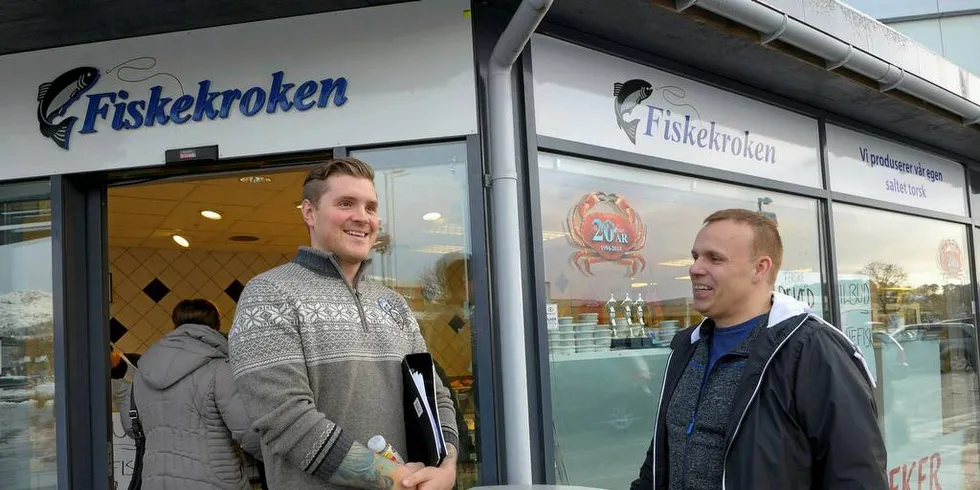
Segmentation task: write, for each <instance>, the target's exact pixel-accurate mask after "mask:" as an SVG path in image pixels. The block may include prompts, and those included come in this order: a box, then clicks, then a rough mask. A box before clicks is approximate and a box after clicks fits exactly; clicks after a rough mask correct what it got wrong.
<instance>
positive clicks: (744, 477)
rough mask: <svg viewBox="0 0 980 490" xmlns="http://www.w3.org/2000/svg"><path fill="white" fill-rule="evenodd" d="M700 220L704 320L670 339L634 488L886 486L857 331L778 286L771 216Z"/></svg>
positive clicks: (696, 284) (698, 269)
mask: <svg viewBox="0 0 980 490" xmlns="http://www.w3.org/2000/svg"><path fill="white" fill-rule="evenodd" d="M704 223H705V226H704V227H703V228H702V229H701V231H700V232H699V233H698V236H697V238H696V239H695V242H694V247H693V249H692V251H691V253H692V258H693V259H694V264H693V265H691V268H690V276H691V282H692V284H693V295H694V307H695V309H697V310H698V311H699V312H700V313H701V314H702V315H704V316H705V317H706V319H705V320H704V321H703V322H702V323H701V324H700V325H698V326H697V327H694V328H689V329H685V330H684V331H682V332H679V333H678V334H677V336H675V337H674V339H673V341H672V342H671V346H670V347H671V350H672V352H671V354H670V357H669V358H668V361H667V372H666V374H665V377H664V386H663V388H662V392H661V396H660V402H659V408H658V413H657V424H656V429H655V430H654V435H653V441H652V442H651V444H650V450H649V451H648V452H647V458H646V461H645V462H644V463H643V466H642V467H641V468H640V475H639V477H638V478H637V479H636V480H635V481H634V482H633V484H632V485H631V490H647V489H656V490H661V489H668V488H669V489H671V490H708V489H711V490H716V489H723V490H724V489H731V490H748V489H751V490H769V489H771V490H777V489H778V490H786V489H793V490H800V489H821V490H849V489H854V490H857V489H861V490H869V489H870V490H878V489H887V488H888V484H887V482H886V477H885V447H884V442H883V441H882V437H881V432H880V430H879V428H878V423H877V417H878V413H877V407H876V406H875V402H874V398H873V393H872V391H873V389H874V386H875V381H874V377H873V376H872V375H871V372H870V370H869V369H868V365H867V363H866V362H865V361H864V357H863V356H862V354H861V352H860V350H859V349H858V348H857V347H856V346H855V345H854V344H853V343H852V342H851V341H850V339H848V338H847V337H846V336H845V335H843V334H842V333H841V332H840V331H839V330H838V329H836V328H835V327H833V326H831V325H830V324H828V323H826V322H824V321H823V320H822V319H820V318H819V317H817V316H815V315H813V314H812V313H811V312H810V309H809V308H808V307H807V305H806V304H804V303H801V302H799V301H796V300H795V299H793V298H791V297H789V296H785V295H782V294H778V293H774V292H773V285H774V284H775V281H776V275H777V273H778V271H779V266H780V263H781V262H782V242H781V239H780V237H779V232H778V230H777V229H776V225H775V223H773V222H772V221H771V220H769V219H768V218H766V217H764V216H763V215H761V214H759V213H755V212H752V211H746V210H725V211H719V212H716V213H714V214H712V215H711V216H709V217H708V218H707V219H705V222H704Z"/></svg>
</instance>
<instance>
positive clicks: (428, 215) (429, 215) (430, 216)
mask: <svg viewBox="0 0 980 490" xmlns="http://www.w3.org/2000/svg"><path fill="white" fill-rule="evenodd" d="M441 217H442V215H441V214H439V213H425V214H424V215H422V219H424V220H426V221H435V220H437V219H439V218H441Z"/></svg>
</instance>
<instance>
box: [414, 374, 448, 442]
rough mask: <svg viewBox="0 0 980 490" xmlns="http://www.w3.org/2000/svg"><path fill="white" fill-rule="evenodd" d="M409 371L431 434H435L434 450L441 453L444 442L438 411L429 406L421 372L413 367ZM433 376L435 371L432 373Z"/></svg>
mask: <svg viewBox="0 0 980 490" xmlns="http://www.w3.org/2000/svg"><path fill="white" fill-rule="evenodd" d="M409 372H411V374H412V381H414V382H415V389H416V391H417V393H419V394H420V395H422V396H421V397H420V398H422V404H423V405H425V407H424V409H425V413H427V414H429V423H430V424H431V425H432V434H433V435H434V436H435V437H434V438H433V440H435V441H436V452H437V453H442V446H443V444H444V442H443V440H442V426H441V424H440V421H439V413H438V412H437V411H435V410H433V409H432V408H433V407H430V406H429V397H428V396H426V391H425V378H424V377H423V376H422V373H420V372H418V371H416V370H414V369H409ZM433 376H435V373H433Z"/></svg>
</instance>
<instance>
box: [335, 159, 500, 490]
mask: <svg viewBox="0 0 980 490" xmlns="http://www.w3.org/2000/svg"><path fill="white" fill-rule="evenodd" d="M351 155H352V156H354V157H357V158H360V159H362V160H364V161H366V162H368V163H369V164H371V166H372V167H374V169H375V178H374V184H375V187H376V188H377V191H378V202H379V204H380V207H379V210H378V214H379V217H380V220H381V230H380V231H379V233H378V244H377V246H376V247H375V250H374V254H373V256H372V263H371V270H370V272H369V274H370V275H371V278H372V279H375V280H378V281H381V282H383V283H384V284H385V285H387V286H388V287H390V288H392V289H394V290H395V291H397V292H398V293H399V294H401V295H402V296H404V297H405V299H407V300H408V304H409V306H410V307H411V308H412V310H413V311H414V312H415V317H416V319H417V320H418V322H419V326H420V328H421V329H422V335H423V337H425V340H426V344H427V345H428V348H429V352H431V353H432V357H433V359H434V360H435V363H436V370H437V374H438V375H439V376H440V377H441V378H442V381H443V383H444V384H445V385H446V386H448V387H450V389H451V391H452V394H453V401H454V403H455V405H456V412H457V417H456V422H457V425H458V426H459V432H460V448H459V449H460V456H459V460H458V461H459V463H458V466H457V485H458V486H459V488H461V489H465V488H470V487H473V486H476V485H478V484H479V478H478V476H479V463H480V458H479V454H478V451H477V449H478V448H479V444H478V441H477V437H476V436H477V426H478V421H477V419H478V414H477V400H476V386H475V385H474V382H475V379H474V377H473V354H472V336H473V330H472V328H473V314H474V311H475V308H480V307H484V306H485V305H480V304H475V302H474V300H473V296H472V294H473V292H472V287H471V284H472V283H471V280H472V267H473V265H472V260H471V258H472V254H471V248H470V240H471V236H472V235H471V232H470V221H469V220H470V214H469V191H468V189H469V183H468V181H467V160H466V146H465V144H464V143H445V144H434V145H423V146H410V147H400V148H390V149H379V150H365V151H357V152H352V154H351Z"/></svg>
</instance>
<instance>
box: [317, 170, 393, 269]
mask: <svg viewBox="0 0 980 490" xmlns="http://www.w3.org/2000/svg"><path fill="white" fill-rule="evenodd" d="M326 187H327V190H326V192H324V193H323V195H322V196H320V200H319V201H318V202H317V203H316V204H315V205H312V204H310V205H307V204H306V203H304V206H303V219H304V220H305V221H306V224H307V225H308V226H309V227H310V228H311V231H310V238H311V241H312V242H313V243H312V245H313V247H314V248H318V249H321V250H325V251H328V252H332V253H333V254H334V255H336V257H337V260H338V261H339V262H340V263H341V265H343V266H345V267H350V266H354V267H355V268H356V267H357V266H360V263H361V262H363V261H365V260H367V258H368V257H369V256H370V254H371V246H372V245H374V241H375V239H376V238H377V236H378V194H377V192H376V191H375V189H374V183H373V182H371V181H370V180H368V179H365V178H360V177H352V176H350V175H342V174H338V175H332V176H330V177H329V178H327V180H326Z"/></svg>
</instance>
